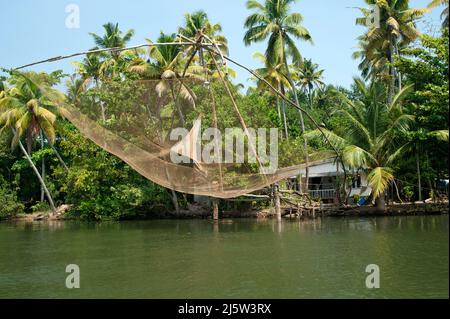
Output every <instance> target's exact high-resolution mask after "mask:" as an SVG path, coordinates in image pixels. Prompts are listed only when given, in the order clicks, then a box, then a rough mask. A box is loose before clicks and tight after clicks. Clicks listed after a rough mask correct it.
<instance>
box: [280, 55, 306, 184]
mask: <svg viewBox="0 0 450 319" xmlns="http://www.w3.org/2000/svg"><path fill="white" fill-rule="evenodd" d="M284 65H285V67H286V78H287V80H288V82H289V84H290V86H291V88H292V93H293V94H294V99H295V105H297V108H298V113H299V115H300V125H301V129H302V135H303V143H304V147H305V164H306V167H305V191H306V192H307V191H308V183H309V155H308V140H307V138H306V137H305V121H304V119H303V114H302V111H300V102H299V101H298V95H297V90H296V89H295V85H294V81H292V76H291V72H290V71H289V65H288V63H287V58H286V55H284Z"/></svg>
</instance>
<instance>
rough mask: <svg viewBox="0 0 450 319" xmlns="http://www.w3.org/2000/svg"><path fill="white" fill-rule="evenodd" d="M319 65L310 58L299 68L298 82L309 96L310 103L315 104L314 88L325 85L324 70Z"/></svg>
mask: <svg viewBox="0 0 450 319" xmlns="http://www.w3.org/2000/svg"><path fill="white" fill-rule="evenodd" d="M318 68H319V65H318V64H315V63H313V62H312V61H311V59H309V60H304V61H303V63H301V64H300V65H299V66H298V68H297V78H298V80H297V83H298V85H299V86H300V88H301V89H303V91H304V92H305V93H307V94H308V97H309V105H310V107H312V105H313V90H314V87H315V88H321V87H322V86H324V82H323V81H322V77H323V71H324V70H318Z"/></svg>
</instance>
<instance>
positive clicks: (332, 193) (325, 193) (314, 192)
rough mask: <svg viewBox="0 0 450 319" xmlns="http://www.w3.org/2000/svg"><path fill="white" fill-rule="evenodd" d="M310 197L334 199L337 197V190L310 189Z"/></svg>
mask: <svg viewBox="0 0 450 319" xmlns="http://www.w3.org/2000/svg"><path fill="white" fill-rule="evenodd" d="M308 192H309V196H311V197H312V198H320V199H333V198H335V197H336V190H335V189H310V190H309V191H308Z"/></svg>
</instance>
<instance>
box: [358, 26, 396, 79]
mask: <svg viewBox="0 0 450 319" xmlns="http://www.w3.org/2000/svg"><path fill="white" fill-rule="evenodd" d="M367 46H368V40H367V35H366V34H363V35H361V36H359V37H358V45H357V51H355V52H353V54H352V57H353V59H355V60H360V63H359V65H358V69H359V70H360V71H361V75H362V77H363V78H364V79H365V80H372V81H383V82H388V81H389V61H388V60H387V57H386V55H385V54H384V52H383V50H380V49H378V48H374V49H373V50H372V51H371V52H367V51H366V48H367Z"/></svg>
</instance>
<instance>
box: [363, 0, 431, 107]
mask: <svg viewBox="0 0 450 319" xmlns="http://www.w3.org/2000/svg"><path fill="white" fill-rule="evenodd" d="M364 1H365V2H366V3H367V4H368V5H372V6H373V5H376V6H378V7H379V9H380V16H379V18H380V21H379V27H377V26H372V27H371V28H370V29H369V30H368V31H367V32H366V33H365V34H364V36H363V37H362V38H360V41H361V42H360V43H362V44H363V52H364V54H357V56H359V57H364V58H365V59H367V60H368V61H370V64H372V65H375V63H376V62H378V63H379V62H380V61H385V62H388V66H387V67H388V69H389V81H390V82H389V94H388V100H389V101H392V98H393V96H394V94H395V85H396V83H398V87H399V88H401V76H400V75H399V74H398V73H397V71H396V70H395V67H394V62H395V57H396V56H399V55H400V51H401V49H402V48H404V47H406V46H407V45H408V44H409V43H411V42H413V41H414V40H416V39H417V38H418V37H419V35H420V32H419V31H418V30H417V29H416V21H417V19H419V18H420V17H422V16H423V15H424V14H425V13H426V12H428V11H429V10H428V9H426V8H410V7H409V0H364ZM360 10H361V12H362V14H363V17H361V18H358V19H356V24H358V25H363V26H367V27H370V26H369V25H367V22H368V20H369V19H368V17H369V16H370V14H371V12H370V10H369V9H366V8H360ZM380 53H381V54H382V55H383V58H384V59H380V58H381V57H380ZM377 68H380V66H379V65H378V66H377Z"/></svg>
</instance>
